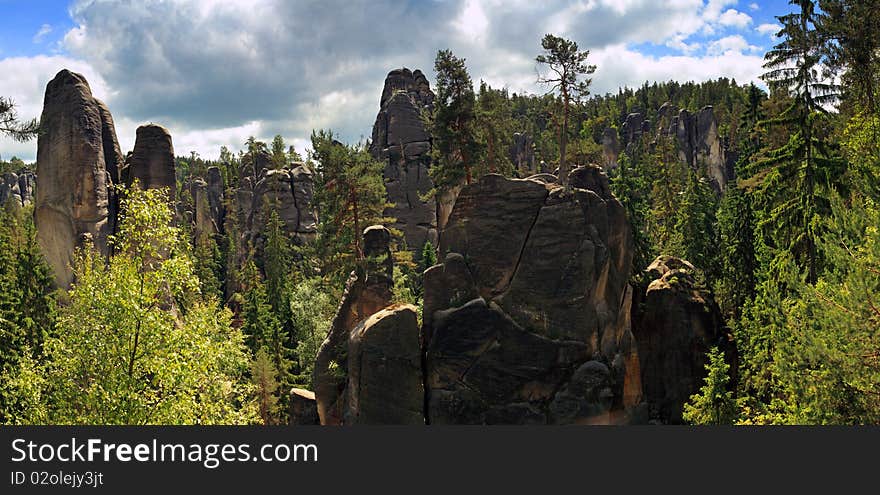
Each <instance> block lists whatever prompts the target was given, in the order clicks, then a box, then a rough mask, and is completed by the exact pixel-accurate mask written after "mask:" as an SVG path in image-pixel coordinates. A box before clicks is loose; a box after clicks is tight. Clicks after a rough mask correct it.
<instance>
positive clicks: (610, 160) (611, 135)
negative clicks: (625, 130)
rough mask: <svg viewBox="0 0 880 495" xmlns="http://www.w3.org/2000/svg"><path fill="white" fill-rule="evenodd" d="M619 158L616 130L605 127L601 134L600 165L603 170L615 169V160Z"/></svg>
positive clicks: (618, 142) (618, 141)
mask: <svg viewBox="0 0 880 495" xmlns="http://www.w3.org/2000/svg"><path fill="white" fill-rule="evenodd" d="M619 157H620V140H618V139H617V130H616V129H613V128H611V127H606V128H605V131H604V132H602V160H603V161H604V163H603V164H602V165H603V166H604V167H605V170H612V169H615V168H617V166H618V164H617V160H618V158H619Z"/></svg>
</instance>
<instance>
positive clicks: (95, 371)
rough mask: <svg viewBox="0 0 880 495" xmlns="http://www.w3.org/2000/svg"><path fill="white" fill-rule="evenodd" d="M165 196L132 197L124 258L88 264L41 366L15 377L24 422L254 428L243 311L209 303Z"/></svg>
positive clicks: (127, 202) (120, 249) (78, 272)
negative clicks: (238, 315) (239, 320)
mask: <svg viewBox="0 0 880 495" xmlns="http://www.w3.org/2000/svg"><path fill="white" fill-rule="evenodd" d="M166 201H167V197H166V195H165V193H163V192H161V191H157V190H148V191H141V190H140V189H139V188H133V189H132V190H131V191H130V192H129V193H128V194H127V195H126V196H125V198H124V201H123V211H124V215H121V217H120V225H119V227H120V234H119V235H118V236H117V237H115V238H114V243H115V244H116V246H117V253H118V254H117V255H116V256H113V257H112V258H111V259H110V260H109V262H105V260H104V259H102V258H100V257H99V256H98V255H97V254H95V253H94V252H93V251H92V250H90V249H88V248H87V249H85V250H82V251H80V252H79V253H78V255H77V261H76V266H75V268H74V273H75V278H76V284H75V285H74V286H73V287H72V288H71V289H70V292H69V304H67V305H66V306H63V307H62V308H61V309H60V310H59V314H58V323H57V332H56V335H55V336H52V337H50V338H48V339H47V340H46V342H45V344H44V354H43V356H42V360H41V362H33V361H26V362H25V363H24V365H23V366H22V367H20V368H19V369H18V370H17V372H16V373H13V374H12V375H11V380H10V382H11V383H12V384H13V387H14V390H12V394H13V395H14V396H15V397H18V398H20V400H21V401H22V403H26V404H29V405H32V406H33V407H29V408H28V409H26V410H23V411H21V413H20V414H19V415H17V416H16V417H15V418H13V420H14V421H15V422H21V423H34V422H49V423H53V424H193V423H205V424H208V423H247V422H251V421H253V420H254V415H255V410H254V407H253V402H252V399H251V394H252V389H251V387H250V386H249V385H248V383H247V380H246V374H247V365H248V359H247V353H246V351H245V347H244V344H243V337H242V335H241V333H240V332H238V331H236V330H235V329H233V328H232V327H231V325H230V318H231V313H230V312H229V311H228V310H226V309H220V310H218V308H217V306H216V302H214V301H210V300H205V299H204V298H202V297H201V296H200V295H199V293H198V278H197V277H196V276H195V273H194V269H193V263H192V260H191V258H190V257H189V256H188V254H187V253H186V250H185V249H181V239H182V236H181V235H180V232H179V231H178V230H177V228H175V227H173V226H171V222H170V221H171V216H172V213H171V210H170V208H169V207H168V206H167V203H166Z"/></svg>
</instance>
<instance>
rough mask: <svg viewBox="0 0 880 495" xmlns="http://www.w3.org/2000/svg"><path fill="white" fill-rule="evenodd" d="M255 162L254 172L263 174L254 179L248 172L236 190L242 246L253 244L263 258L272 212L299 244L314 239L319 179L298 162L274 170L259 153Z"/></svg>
mask: <svg viewBox="0 0 880 495" xmlns="http://www.w3.org/2000/svg"><path fill="white" fill-rule="evenodd" d="M252 163H254V164H255V168H254V172H253V173H255V174H256V173H258V174H259V175H257V176H252V175H250V171H248V173H247V175H245V176H243V177H242V180H241V182H240V186H239V188H238V190H237V191H236V197H237V199H238V205H237V206H238V215H239V225H240V226H241V234H242V236H243V243H242V246H243V247H244V246H247V245H251V246H253V247H254V248H255V249H256V251H257V255H258V256H261V255H262V252H263V247H264V243H265V239H266V225H267V222H268V221H269V215H270V214H271V213H272V212H277V214H278V217H279V219H280V220H281V222H282V224H283V229H284V232H285V234H286V235H287V237H288V238H289V239H290V240H291V241H292V242H294V243H295V244H297V245H302V244H304V243H306V242H308V241H310V240H312V239H314V238H315V236H316V235H317V232H318V216H317V213H316V211H315V208H314V205H313V204H312V197H313V196H314V189H315V180H314V174H313V173H312V171H311V169H309V167H308V166H307V165H305V164H303V163H296V162H294V163H291V164H290V165H289V166H288V167H285V168H279V169H270V168H268V167H269V166H270V162H269V161H268V155H267V156H263V154H262V153H258V154H257V156H256V157H255V159H253V160H252ZM257 167H258V168H259V171H258V172H257V170H256V168H257ZM209 179H210V176H209ZM208 192H210V189H208ZM209 206H210V203H209Z"/></svg>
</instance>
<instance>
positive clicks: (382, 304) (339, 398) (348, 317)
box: [312, 225, 394, 425]
mask: <svg viewBox="0 0 880 495" xmlns="http://www.w3.org/2000/svg"><path fill="white" fill-rule="evenodd" d="M390 242H391V233H390V232H389V231H388V229H386V228H385V227H382V226H378V225H377V226H372V227H368V228H367V229H366V230H365V231H364V258H365V260H364V262H363V265H361V266H360V267H358V269H356V270H355V271H354V272H352V274H351V276H350V277H349V279H348V282H347V283H346V286H345V292H344V293H343V295H342V300H341V301H340V303H339V308H338V309H337V310H336V315H335V316H334V317H333V322H332V323H331V325H330V330H329V332H328V333H327V338H326V339H325V340H324V342H323V343H322V344H321V348H320V349H319V350H318V355H317V357H316V359H315V367H314V372H313V375H312V385H313V388H314V390H315V399H316V400H317V404H318V414H319V416H320V418H321V424H322V425H339V424H342V423H343V417H344V406H345V399H346V397H347V394H346V387H347V385H348V378H349V359H348V355H349V340H350V337H351V335H352V331H353V330H354V329H355V327H357V326H358V325H359V324H360V323H361V322H362V321H364V320H365V319H367V318H368V317H370V316H371V315H373V314H375V313H377V312H379V311H380V310H382V309H384V308H386V307H387V306H389V305H390V304H391V288H392V286H393V285H394V282H393V261H392V258H391V248H390Z"/></svg>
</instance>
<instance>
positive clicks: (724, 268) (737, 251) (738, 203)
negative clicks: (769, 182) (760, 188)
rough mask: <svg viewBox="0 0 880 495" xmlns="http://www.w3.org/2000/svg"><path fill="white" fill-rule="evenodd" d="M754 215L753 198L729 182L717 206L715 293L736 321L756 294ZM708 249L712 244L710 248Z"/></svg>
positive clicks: (726, 312)
mask: <svg viewBox="0 0 880 495" xmlns="http://www.w3.org/2000/svg"><path fill="white" fill-rule="evenodd" d="M754 222H755V218H754V214H753V212H752V201H751V199H750V197H749V195H748V193H746V192H745V191H743V190H742V189H740V188H739V187H738V186H737V185H736V184H735V183H731V184H729V185H728V188H727V191H726V192H725V194H724V196H723V197H722V198H721V204H720V206H719V208H718V227H717V228H718V239H719V245H718V247H719V250H718V258H719V263H718V264H719V275H718V279H717V281H716V284H715V293H716V296H717V299H718V301H719V304H720V306H721V311H722V313H723V314H724V316H725V317H727V318H728V319H730V320H732V321H736V320H738V319H739V318H740V316H741V315H742V313H741V309H742V307H743V305H745V304H746V302H747V301H750V300H751V299H752V298H753V297H754V296H755V285H756V283H757V282H756V280H755V275H756V271H757V269H758V266H757V265H758V260H757V258H756V255H755V223H754ZM710 249H711V248H710Z"/></svg>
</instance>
